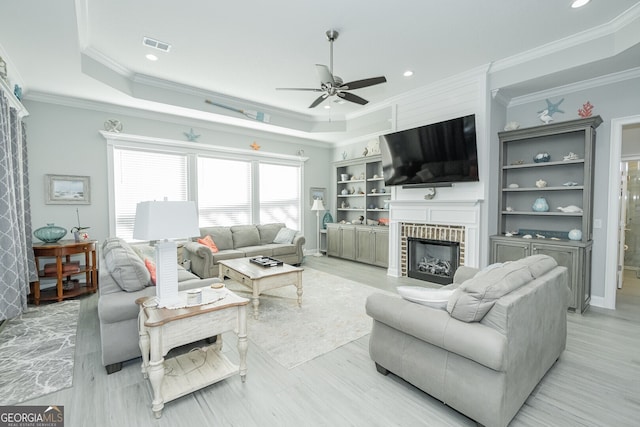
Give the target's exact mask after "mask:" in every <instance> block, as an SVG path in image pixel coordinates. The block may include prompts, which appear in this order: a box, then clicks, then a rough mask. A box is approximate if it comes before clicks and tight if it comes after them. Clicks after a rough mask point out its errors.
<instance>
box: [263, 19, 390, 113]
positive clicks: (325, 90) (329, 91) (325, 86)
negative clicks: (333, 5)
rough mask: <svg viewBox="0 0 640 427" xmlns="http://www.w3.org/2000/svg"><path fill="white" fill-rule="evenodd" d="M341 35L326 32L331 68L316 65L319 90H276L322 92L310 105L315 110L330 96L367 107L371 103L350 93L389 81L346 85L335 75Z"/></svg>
mask: <svg viewBox="0 0 640 427" xmlns="http://www.w3.org/2000/svg"><path fill="white" fill-rule="evenodd" d="M339 34H340V33H338V32H337V31H335V30H328V31H327V32H326V35H327V40H328V41H329V46H330V47H329V67H327V66H326V65H322V64H316V70H317V72H318V75H319V76H320V87H319V88H286V87H285V88H276V90H300V91H309V92H322V95H320V96H319V97H318V98H316V99H315V101H313V102H312V103H311V105H309V108H314V107H317V106H318V105H320V104H321V103H322V102H323V101H324V100H325V99H327V98H329V97H330V96H337V97H338V98H341V99H344V100H346V101H350V102H353V103H356V104H360V105H365V104H367V103H368V102H369V101H367V100H366V99H364V98H361V97H359V96H357V95H354V94H353V93H350V92H348V91H350V90H355V89H362V88H365V87H369V86H374V85H377V84H381V83H385V82H386V81H387V79H386V78H385V77H384V76H380V77H371V78H368V79H362V80H354V81H351V82H347V83H344V81H343V80H342V78H340V77H339V76H336V75H335V74H333V42H335V41H336V40H337V39H338V36H339Z"/></svg>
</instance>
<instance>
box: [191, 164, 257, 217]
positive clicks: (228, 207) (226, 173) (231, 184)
mask: <svg viewBox="0 0 640 427" xmlns="http://www.w3.org/2000/svg"><path fill="white" fill-rule="evenodd" d="M251 169H252V167H251V162H249V161H242V160H230V159H218V158H212V157H198V211H199V212H198V213H199V221H200V227H208V226H213V225H225V226H226V225H241V224H251V223H252V222H253V221H252V215H251V212H252V199H253V198H252V185H251Z"/></svg>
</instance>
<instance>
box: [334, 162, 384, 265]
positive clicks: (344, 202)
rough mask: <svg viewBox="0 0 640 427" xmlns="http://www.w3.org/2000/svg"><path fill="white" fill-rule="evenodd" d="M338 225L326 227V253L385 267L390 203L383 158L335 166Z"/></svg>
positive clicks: (336, 219) (338, 163)
mask: <svg viewBox="0 0 640 427" xmlns="http://www.w3.org/2000/svg"><path fill="white" fill-rule="evenodd" d="M334 167H335V179H336V181H335V182H336V187H335V188H336V218H335V221H336V223H334V224H327V254H328V255H329V256H335V257H340V258H345V259H350V260H354V261H358V262H363V263H368V264H373V265H378V266H381V267H386V266H387V265H388V253H389V228H388V227H387V225H388V223H389V222H388V217H389V208H388V203H389V199H390V198H391V197H390V194H389V193H387V188H386V187H385V185H384V177H383V175H382V157H381V156H380V155H374V156H366V157H361V158H359V159H351V160H342V161H339V162H336V163H335V164H334Z"/></svg>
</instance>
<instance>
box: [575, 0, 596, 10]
mask: <svg viewBox="0 0 640 427" xmlns="http://www.w3.org/2000/svg"><path fill="white" fill-rule="evenodd" d="M590 1H591V0H573V2H571V7H572V8H574V9H577V8H579V7H582V6H584V5H585V4H587V3H589V2H590Z"/></svg>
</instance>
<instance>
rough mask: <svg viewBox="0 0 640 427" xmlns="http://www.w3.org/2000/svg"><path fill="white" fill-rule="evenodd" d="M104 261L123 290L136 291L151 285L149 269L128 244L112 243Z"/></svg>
mask: <svg viewBox="0 0 640 427" xmlns="http://www.w3.org/2000/svg"><path fill="white" fill-rule="evenodd" d="M104 262H105V265H106V267H107V271H108V272H109V274H111V277H112V278H113V280H114V281H115V282H116V283H117V284H118V286H120V288H122V290H123V291H126V292H135V291H139V290H141V289H144V288H145V287H146V286H148V285H149V282H150V280H151V275H150V274H149V270H147V267H145V265H144V262H143V261H142V259H141V258H140V257H139V256H138V255H137V254H136V253H135V252H134V251H133V249H131V247H130V246H129V245H128V244H126V243H124V242H123V244H121V245H120V246H116V245H111V247H110V248H109V251H108V252H106V253H105V254H104Z"/></svg>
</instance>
